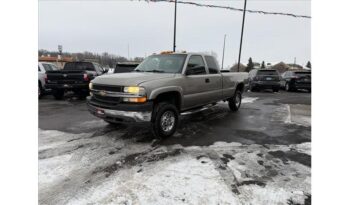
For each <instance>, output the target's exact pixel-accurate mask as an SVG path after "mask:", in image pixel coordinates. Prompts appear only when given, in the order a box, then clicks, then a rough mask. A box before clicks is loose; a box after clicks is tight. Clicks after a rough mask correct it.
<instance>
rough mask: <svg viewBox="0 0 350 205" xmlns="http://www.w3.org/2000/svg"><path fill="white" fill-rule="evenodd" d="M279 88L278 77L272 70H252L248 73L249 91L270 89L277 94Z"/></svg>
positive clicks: (275, 71)
mask: <svg viewBox="0 0 350 205" xmlns="http://www.w3.org/2000/svg"><path fill="white" fill-rule="evenodd" d="M279 88H280V75H279V73H278V71H277V70H274V69H254V70H251V71H250V72H249V89H250V91H252V92H254V91H260V90H263V89H272V90H273V92H278V91H279Z"/></svg>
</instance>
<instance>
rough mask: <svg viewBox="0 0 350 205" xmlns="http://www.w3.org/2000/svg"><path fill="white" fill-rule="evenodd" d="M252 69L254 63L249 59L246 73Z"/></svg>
mask: <svg viewBox="0 0 350 205" xmlns="http://www.w3.org/2000/svg"><path fill="white" fill-rule="evenodd" d="M253 68H254V63H253V60H252V58H251V57H250V58H249V60H248V65H247V69H246V71H247V72H249V71H251V70H253Z"/></svg>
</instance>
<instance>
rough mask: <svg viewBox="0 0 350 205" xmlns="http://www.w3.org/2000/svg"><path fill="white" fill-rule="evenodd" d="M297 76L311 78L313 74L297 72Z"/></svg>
mask: <svg viewBox="0 0 350 205" xmlns="http://www.w3.org/2000/svg"><path fill="white" fill-rule="evenodd" d="M295 75H296V76H311V72H295Z"/></svg>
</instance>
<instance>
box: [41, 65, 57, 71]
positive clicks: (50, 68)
mask: <svg viewBox="0 0 350 205" xmlns="http://www.w3.org/2000/svg"><path fill="white" fill-rule="evenodd" d="M43 66H44V69H45V71H51V70H54V69H53V68H52V67H51V66H50V65H49V64H43Z"/></svg>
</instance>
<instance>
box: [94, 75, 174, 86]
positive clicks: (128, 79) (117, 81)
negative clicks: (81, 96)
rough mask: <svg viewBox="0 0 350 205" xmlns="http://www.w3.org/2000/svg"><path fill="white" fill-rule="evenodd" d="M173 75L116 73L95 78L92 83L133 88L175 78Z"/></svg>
mask: <svg viewBox="0 0 350 205" xmlns="http://www.w3.org/2000/svg"><path fill="white" fill-rule="evenodd" d="M174 76H175V74H173V73H148V72H131V73H116V74H111V75H102V76H99V77H97V78H95V79H94V80H93V81H92V83H96V84H104V85H121V86H132V85H139V84H141V83H143V82H147V81H152V80H158V79H163V78H173V77H174Z"/></svg>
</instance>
